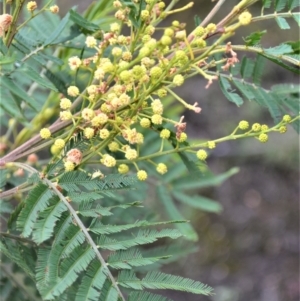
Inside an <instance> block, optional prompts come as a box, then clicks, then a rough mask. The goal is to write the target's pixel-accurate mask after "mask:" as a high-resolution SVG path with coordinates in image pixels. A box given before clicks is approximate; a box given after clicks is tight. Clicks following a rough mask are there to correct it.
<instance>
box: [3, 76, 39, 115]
mask: <svg viewBox="0 0 300 301" xmlns="http://www.w3.org/2000/svg"><path fill="white" fill-rule="evenodd" d="M0 85H1V86H3V87H5V88H7V89H8V90H9V91H10V93H12V94H15V95H16V96H18V97H20V98H21V99H23V100H24V102H26V103H27V104H28V105H29V106H30V107H31V108H32V109H34V110H35V111H36V112H37V111H38V109H39V107H40V105H39V104H38V103H37V102H36V100H35V99H34V98H32V97H30V96H28V94H27V92H26V91H24V90H23V89H22V88H20V86H18V85H17V84H15V83H14V81H13V80H12V79H10V78H9V77H8V76H6V75H5V76H2V77H1V82H0Z"/></svg>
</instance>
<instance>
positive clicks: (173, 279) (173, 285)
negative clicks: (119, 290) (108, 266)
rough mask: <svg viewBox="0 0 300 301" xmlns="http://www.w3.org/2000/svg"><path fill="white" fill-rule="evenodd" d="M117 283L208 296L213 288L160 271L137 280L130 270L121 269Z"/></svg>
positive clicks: (125, 285) (138, 287)
mask: <svg viewBox="0 0 300 301" xmlns="http://www.w3.org/2000/svg"><path fill="white" fill-rule="evenodd" d="M118 283H119V284H120V285H122V286H124V287H128V288H133V289H138V290H141V289H143V288H148V289H171V290H176V291H184V292H190V293H194V294H201V295H206V296H210V295H211V294H212V291H213V289H212V288H211V287H209V286H208V285H205V284H203V283H201V282H199V281H194V280H191V279H188V278H183V277H180V276H174V275H169V274H165V273H161V272H155V271H154V272H150V273H148V274H147V275H146V276H145V277H144V278H143V279H141V280H139V278H137V277H136V276H135V274H134V273H133V272H131V271H122V272H121V273H120V274H119V276H118Z"/></svg>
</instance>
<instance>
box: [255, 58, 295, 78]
mask: <svg viewBox="0 0 300 301" xmlns="http://www.w3.org/2000/svg"><path fill="white" fill-rule="evenodd" d="M261 55H262V56H263V57H265V58H266V59H268V60H270V61H272V62H273V63H275V64H277V65H279V66H281V67H283V68H285V69H287V70H289V71H291V72H293V73H295V74H300V69H299V68H298V67H297V66H295V67H294V66H293V65H291V64H287V63H285V62H284V61H282V60H281V59H278V58H277V57H274V56H271V55H266V54H261Z"/></svg>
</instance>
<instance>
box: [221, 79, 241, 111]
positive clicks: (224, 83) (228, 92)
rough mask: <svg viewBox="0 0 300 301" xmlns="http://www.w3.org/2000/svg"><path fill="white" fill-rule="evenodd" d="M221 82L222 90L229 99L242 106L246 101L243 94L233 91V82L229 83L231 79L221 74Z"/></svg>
mask: <svg viewBox="0 0 300 301" xmlns="http://www.w3.org/2000/svg"><path fill="white" fill-rule="evenodd" d="M219 84H220V87H221V90H222V92H223V93H224V95H225V96H226V98H227V99H228V100H229V101H231V102H233V103H235V104H236V105H237V106H240V105H242V104H243V103H244V101H243V99H242V98H241V96H240V95H238V94H237V93H235V92H233V91H232V87H231V84H230V83H229V80H227V79H226V78H225V77H222V76H220V77H219Z"/></svg>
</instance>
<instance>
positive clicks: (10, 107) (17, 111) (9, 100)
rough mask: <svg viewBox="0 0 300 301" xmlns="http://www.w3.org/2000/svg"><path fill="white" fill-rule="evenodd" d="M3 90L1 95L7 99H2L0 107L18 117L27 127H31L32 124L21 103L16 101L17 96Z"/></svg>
mask: <svg viewBox="0 0 300 301" xmlns="http://www.w3.org/2000/svg"><path fill="white" fill-rule="evenodd" d="M1 92H2V93H1V94H2V95H1V97H2V99H3V100H5V101H0V107H1V108H2V109H3V110H4V111H5V112H6V113H8V114H9V115H10V116H13V117H14V118H16V119H17V120H18V121H19V122H20V123H22V124H23V125H25V126H27V127H30V124H29V123H28V121H27V120H26V119H25V116H24V115H23V111H22V110H21V108H20V104H19V103H18V102H17V101H16V99H15V97H13V96H12V95H10V94H9V93H7V92H8V91H1Z"/></svg>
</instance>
